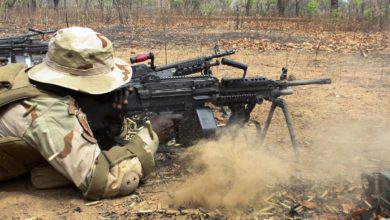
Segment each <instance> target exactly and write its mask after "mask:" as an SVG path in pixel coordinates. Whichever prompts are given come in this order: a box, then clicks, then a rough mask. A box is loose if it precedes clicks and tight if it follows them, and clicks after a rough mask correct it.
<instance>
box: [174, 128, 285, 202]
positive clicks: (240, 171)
mask: <svg viewBox="0 0 390 220" xmlns="http://www.w3.org/2000/svg"><path fill="white" fill-rule="evenodd" d="M226 133H228V135H224V136H222V137H220V138H219V139H218V140H215V141H203V142H200V143H198V144H197V145H196V146H194V147H191V148H190V149H189V151H188V152H187V154H186V156H185V158H186V159H187V158H191V167H192V168H193V169H194V172H195V173H196V175H193V176H191V177H189V178H188V179H187V180H186V182H185V183H184V184H183V185H181V186H177V187H178V188H179V190H177V191H175V193H174V194H173V199H174V203H175V204H176V205H183V204H186V205H191V206H204V207H218V206H221V205H222V206H225V207H236V206H239V205H241V204H243V205H245V204H246V203H248V202H250V201H251V200H253V199H254V198H257V197H259V196H260V197H261V194H262V192H263V191H264V190H266V189H267V185H272V184H275V183H277V182H279V181H283V180H286V179H287V177H288V176H289V171H290V170H291V168H290V166H289V164H288V163H286V162H285V161H283V160H281V158H278V157H276V156H274V155H272V154H271V153H270V152H269V151H267V150H266V149H264V148H260V147H259V139H258V138H256V134H254V133H253V132H252V131H248V130H245V129H240V128H234V129H231V131H229V132H226Z"/></svg>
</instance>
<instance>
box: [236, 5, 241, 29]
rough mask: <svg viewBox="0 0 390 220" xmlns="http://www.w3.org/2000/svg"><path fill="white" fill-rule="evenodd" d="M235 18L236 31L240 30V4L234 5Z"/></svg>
mask: <svg viewBox="0 0 390 220" xmlns="http://www.w3.org/2000/svg"><path fill="white" fill-rule="evenodd" d="M236 4H237V5H236V16H237V19H236V30H238V29H240V28H241V16H240V4H239V3H236Z"/></svg>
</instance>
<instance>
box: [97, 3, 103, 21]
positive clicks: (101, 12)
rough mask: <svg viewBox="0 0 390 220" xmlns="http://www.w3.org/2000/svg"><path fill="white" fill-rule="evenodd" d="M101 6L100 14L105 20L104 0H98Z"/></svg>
mask: <svg viewBox="0 0 390 220" xmlns="http://www.w3.org/2000/svg"><path fill="white" fill-rule="evenodd" d="M98 3H99V8H100V14H101V20H102V22H104V0H98Z"/></svg>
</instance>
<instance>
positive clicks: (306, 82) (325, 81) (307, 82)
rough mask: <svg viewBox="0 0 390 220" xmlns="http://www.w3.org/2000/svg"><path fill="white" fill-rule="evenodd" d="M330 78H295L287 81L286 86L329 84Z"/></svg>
mask: <svg viewBox="0 0 390 220" xmlns="http://www.w3.org/2000/svg"><path fill="white" fill-rule="evenodd" d="M331 83H332V80H331V79H329V78H326V79H313V80H296V81H288V82H287V86H304V85H311V84H331Z"/></svg>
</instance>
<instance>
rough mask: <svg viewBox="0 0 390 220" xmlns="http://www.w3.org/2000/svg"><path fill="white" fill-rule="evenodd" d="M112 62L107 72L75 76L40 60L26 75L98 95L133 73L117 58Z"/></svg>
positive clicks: (40, 80) (121, 84)
mask: <svg viewBox="0 0 390 220" xmlns="http://www.w3.org/2000/svg"><path fill="white" fill-rule="evenodd" d="M114 63H115V65H114V68H113V69H112V71H111V72H109V73H105V74H97V75H90V76H80V75H77V76H76V75H72V74H69V73H66V72H62V71H58V70H56V69H53V68H51V67H50V66H48V65H47V64H46V63H45V62H42V63H40V64H38V65H35V66H34V67H33V68H31V69H30V70H28V77H29V78H30V79H32V80H35V81H38V82H42V83H47V84H52V85H57V86H60V87H64V88H68V89H71V90H76V91H79V92H83V93H89V94H95V95H98V94H104V93H108V92H111V91H113V90H115V89H117V88H119V87H121V86H123V85H124V84H126V83H128V82H129V81H130V79H131V76H132V73H133V71H132V68H131V66H130V65H129V64H127V63H126V62H125V61H123V60H121V59H119V58H114Z"/></svg>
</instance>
